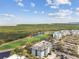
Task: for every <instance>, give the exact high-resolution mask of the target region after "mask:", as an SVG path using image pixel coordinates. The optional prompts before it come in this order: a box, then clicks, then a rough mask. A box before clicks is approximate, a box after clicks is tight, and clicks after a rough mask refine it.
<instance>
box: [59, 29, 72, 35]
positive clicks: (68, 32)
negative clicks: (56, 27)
mask: <svg viewBox="0 0 79 59" xmlns="http://www.w3.org/2000/svg"><path fill="white" fill-rule="evenodd" d="M61 33H62V35H63V36H67V35H71V33H70V31H69V30H61Z"/></svg>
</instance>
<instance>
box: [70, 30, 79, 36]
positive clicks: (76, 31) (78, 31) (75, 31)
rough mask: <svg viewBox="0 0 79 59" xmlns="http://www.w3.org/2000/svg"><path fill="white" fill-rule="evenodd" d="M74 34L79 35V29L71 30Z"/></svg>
mask: <svg viewBox="0 0 79 59" xmlns="http://www.w3.org/2000/svg"><path fill="white" fill-rule="evenodd" d="M71 32H72V35H79V30H71Z"/></svg>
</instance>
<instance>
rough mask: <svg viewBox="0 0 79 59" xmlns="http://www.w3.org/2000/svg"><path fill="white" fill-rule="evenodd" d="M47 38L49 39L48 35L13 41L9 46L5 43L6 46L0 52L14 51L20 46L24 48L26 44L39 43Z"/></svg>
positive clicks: (1, 47)
mask: <svg viewBox="0 0 79 59" xmlns="http://www.w3.org/2000/svg"><path fill="white" fill-rule="evenodd" d="M47 37H48V35H46V34H44V35H39V36H36V37H32V38H24V39H21V40H17V41H13V42H11V43H8V44H6V43H5V44H4V45H2V46H0V50H6V49H13V48H17V47H19V46H23V45H25V44H26V43H33V42H39V41H41V40H43V39H45V38H47Z"/></svg>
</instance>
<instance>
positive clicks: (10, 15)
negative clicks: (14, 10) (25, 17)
mask: <svg viewBox="0 0 79 59" xmlns="http://www.w3.org/2000/svg"><path fill="white" fill-rule="evenodd" d="M0 16H3V17H15V15H13V14H7V13H6V14H0Z"/></svg>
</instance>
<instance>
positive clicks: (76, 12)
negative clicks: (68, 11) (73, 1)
mask: <svg viewBox="0 0 79 59" xmlns="http://www.w3.org/2000/svg"><path fill="white" fill-rule="evenodd" d="M75 14H76V15H77V16H79V7H77V8H76V10H75Z"/></svg>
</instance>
